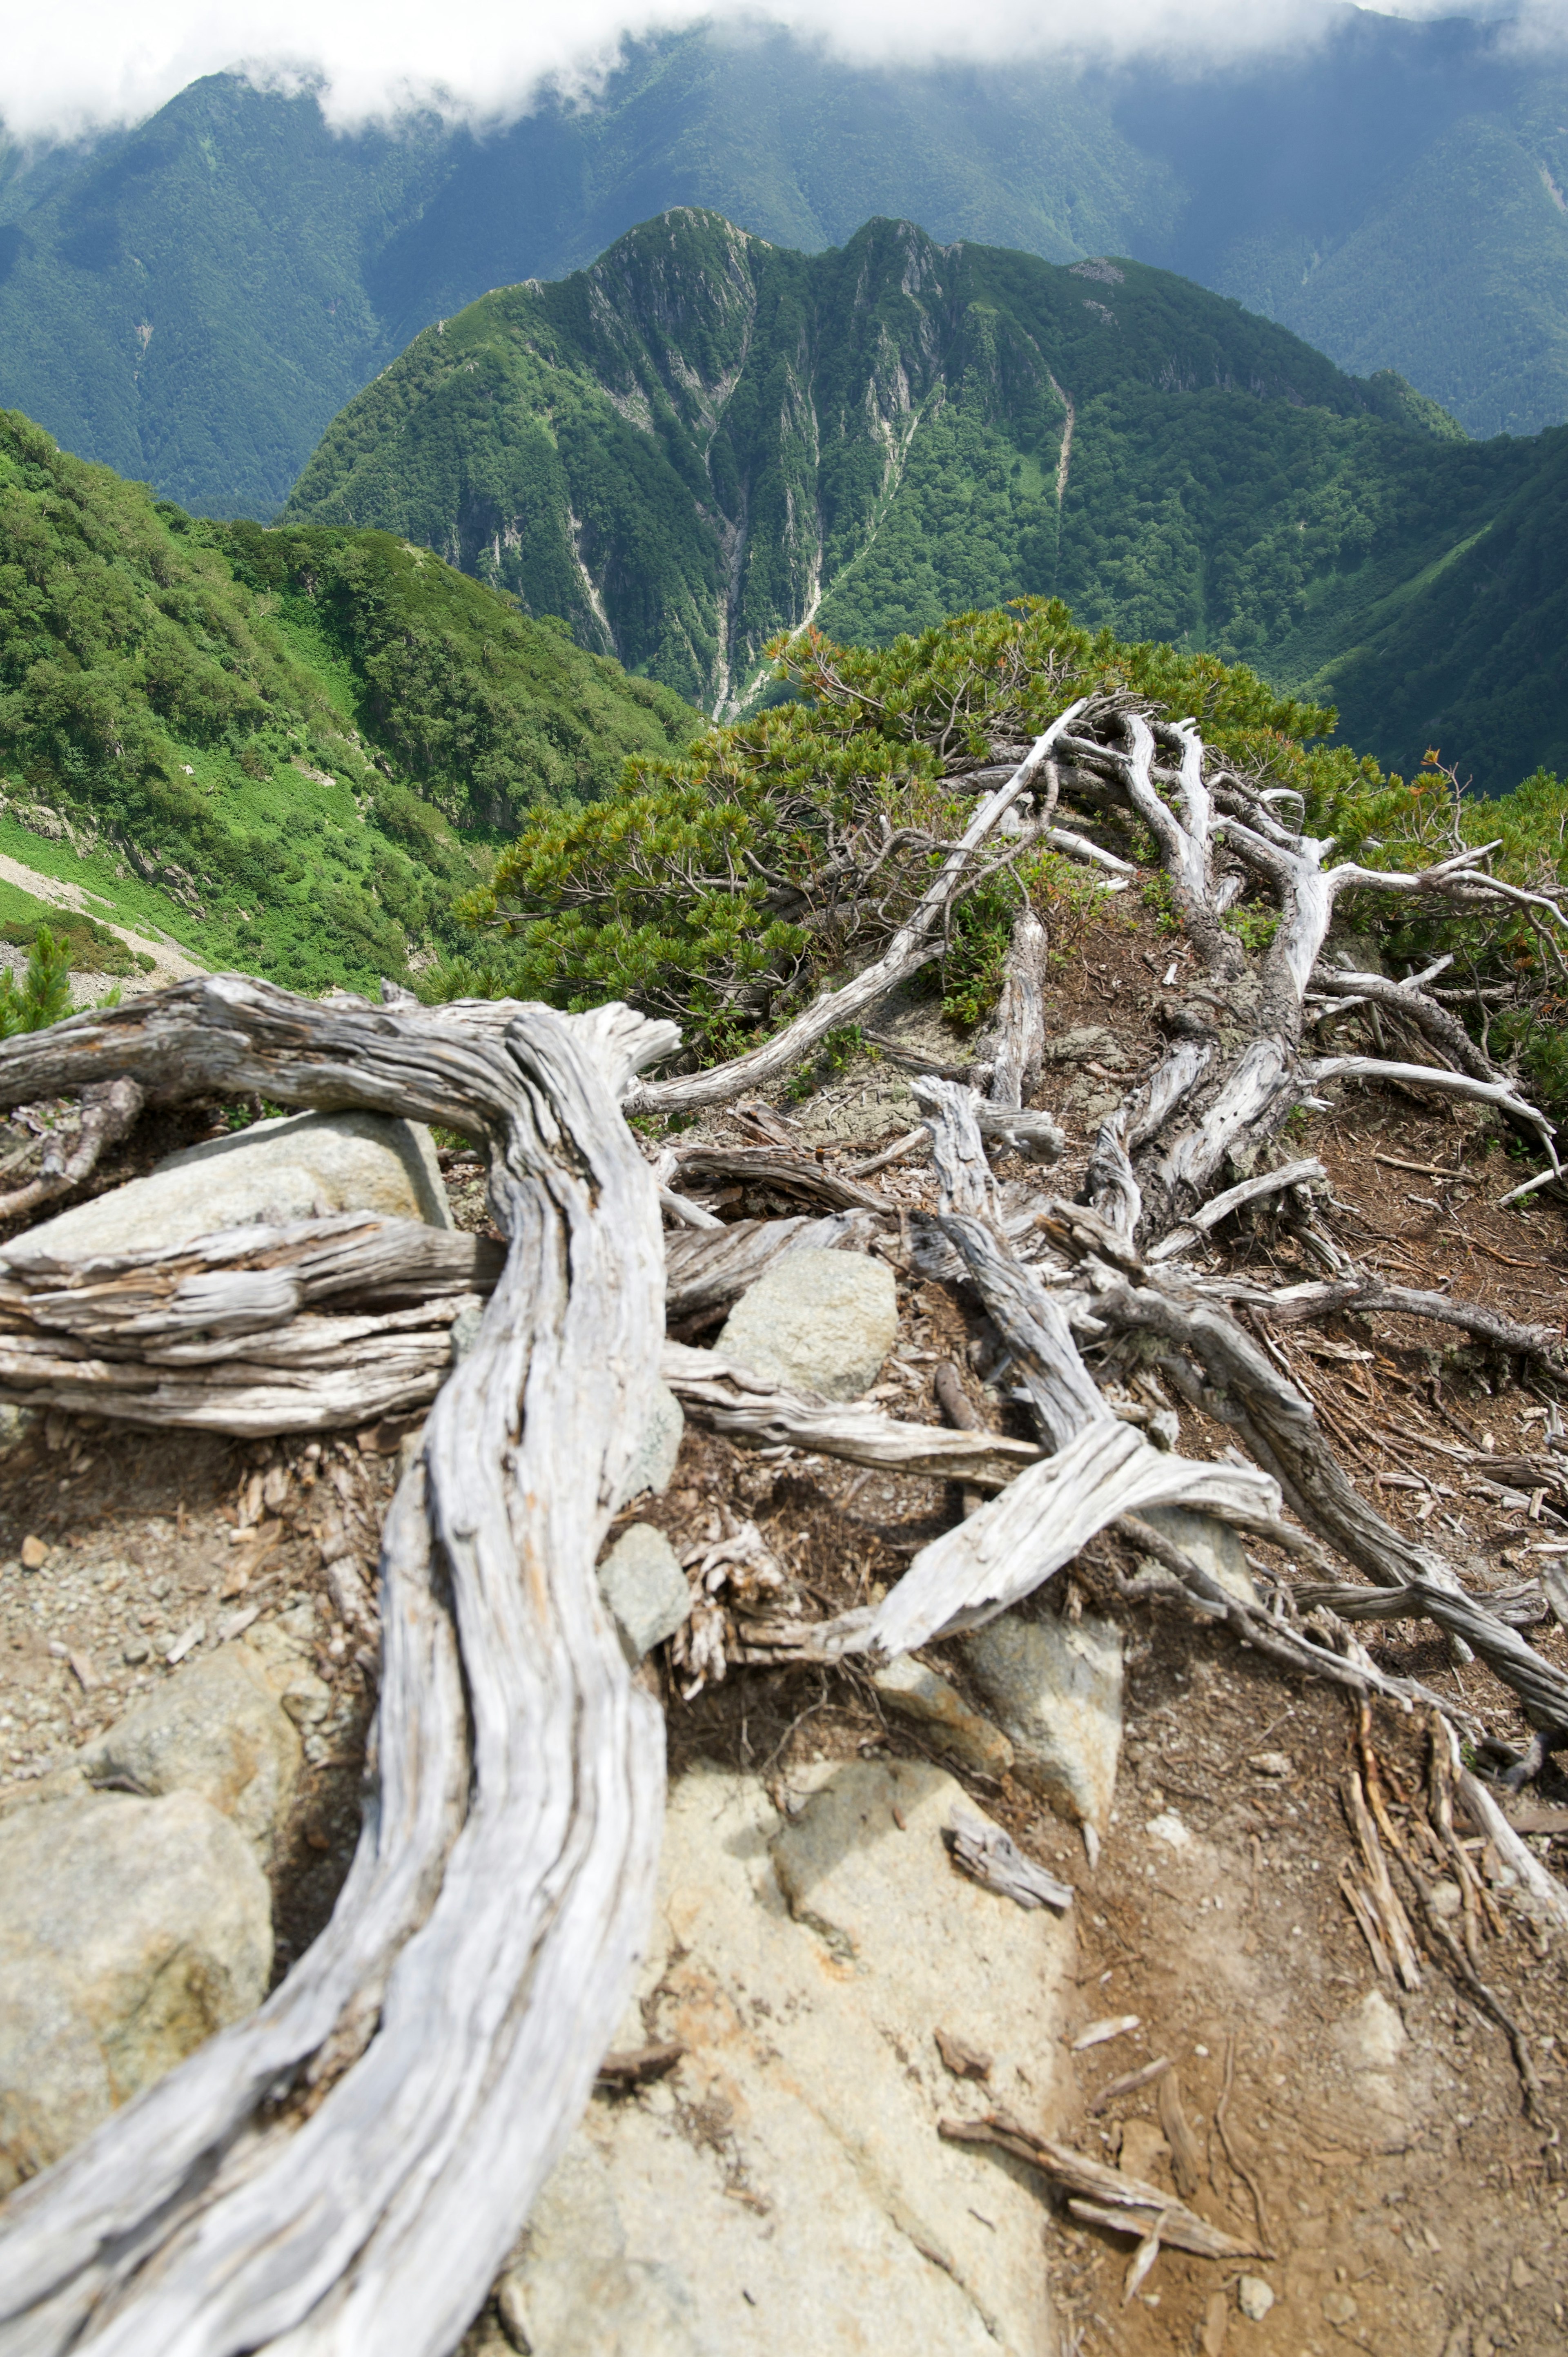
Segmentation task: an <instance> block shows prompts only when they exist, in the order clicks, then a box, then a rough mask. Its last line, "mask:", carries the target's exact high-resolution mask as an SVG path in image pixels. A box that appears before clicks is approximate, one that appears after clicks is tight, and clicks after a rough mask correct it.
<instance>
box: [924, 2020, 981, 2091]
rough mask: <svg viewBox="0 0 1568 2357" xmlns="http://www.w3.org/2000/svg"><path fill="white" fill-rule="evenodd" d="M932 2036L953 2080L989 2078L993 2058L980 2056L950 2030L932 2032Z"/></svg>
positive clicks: (977, 2051)
mask: <svg viewBox="0 0 1568 2357" xmlns="http://www.w3.org/2000/svg"><path fill="white" fill-rule="evenodd" d="M932 2036H933V2037H934V2038H935V2040H936V2041H937V2052H938V2053H939V2054H940V2056H941V2058H942V2061H943V2063H944V2065H945V2066H946V2068H947V2069H948V2070H950V2072H952V2075H953V2077H954V2078H955V2079H989V2078H990V2076H991V2065H992V2061H993V2056H991V2055H989V2054H982V2053H981V2052H980V2051H979V2050H978V2049H977V2048H975V2047H973V2046H970V2045H967V2044H966V2043H965V2041H964V2040H962V2039H961V2038H955V2037H954V2036H953V2034H952V2031H951V2030H950V2029H938V2030H933V2032H932Z"/></svg>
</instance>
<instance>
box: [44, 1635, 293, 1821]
mask: <svg viewBox="0 0 1568 2357" xmlns="http://www.w3.org/2000/svg"><path fill="white" fill-rule="evenodd" d="M301 1757H302V1753H301V1747H300V1739H299V1734H298V1731H297V1728H296V1727H295V1719H294V1717H293V1715H291V1714H290V1713H289V1711H288V1709H287V1707H286V1704H285V1702H283V1701H281V1700H280V1697H279V1691H278V1689H277V1688H276V1687H275V1686H274V1684H273V1682H272V1680H271V1679H269V1677H268V1675H267V1672H266V1669H265V1667H264V1665H263V1663H262V1661H261V1659H260V1657H259V1656H258V1655H257V1654H256V1653H254V1652H252V1650H251V1648H250V1647H249V1646H248V1645H245V1644H232V1645H224V1646H222V1647H220V1650H219V1651H218V1652H215V1653H206V1654H202V1655H200V1656H199V1658H198V1659H197V1660H195V1661H193V1662H189V1663H186V1664H185V1665H184V1666H182V1667H181V1669H180V1670H179V1671H178V1672H177V1674H176V1675H175V1676H174V1677H172V1678H170V1679H169V1680H168V1682H167V1683H166V1684H165V1685H162V1686H159V1687H158V1688H157V1689H156V1691H155V1692H154V1693H152V1694H150V1695H147V1697H146V1699H145V1701H143V1702H139V1703H137V1704H136V1706H134V1709H132V1710H129V1711H127V1712H126V1714H125V1716H124V1718H122V1719H118V1720H117V1721H116V1722H115V1724H114V1725H113V1727H111V1728H110V1729H109V1731H108V1733H107V1734H106V1735H101V1736H100V1737H99V1738H98V1739H97V1741H96V1742H95V1743H90V1744H89V1745H87V1746H86V1748H85V1749H83V1750H82V1751H81V1753H79V1755H78V1759H79V1761H80V1765H81V1771H82V1773H83V1774H84V1775H85V1776H86V1778H87V1780H88V1781H89V1782H90V1783H91V1784H97V1785H102V1784H105V1783H108V1782H110V1781H113V1782H116V1783H119V1784H122V1785H124V1786H128V1787H129V1788H130V1789H131V1790H132V1791H133V1792H139V1793H142V1794H144V1795H145V1796H146V1797H148V1798H150V1799H156V1798H159V1797H161V1796H162V1795H164V1794H166V1793H169V1792H199V1794H200V1795H201V1797H202V1799H203V1800H204V1801H209V1802H210V1803H211V1804H212V1806H213V1807H214V1808H215V1809H217V1810H219V1811H220V1813H221V1814H222V1815H224V1816H226V1817H228V1818H230V1819H231V1822H232V1823H233V1824H235V1825H237V1826H238V1828H239V1830H240V1832H241V1833H242V1834H243V1835H244V1836H245V1838H246V1840H247V1841H248V1842H250V1844H251V1845H252V1848H253V1849H254V1850H255V1852H256V1855H257V1856H258V1857H260V1858H261V1860H262V1862H263V1865H264V1864H267V1863H269V1862H270V1861H271V1858H272V1855H273V1847H274V1841H275V1839H276V1836H277V1833H278V1830H279V1828H280V1827H281V1825H282V1824H283V1822H284V1819H285V1817H286V1816H287V1814H288V1812H289V1807H290V1804H291V1803H292V1802H293V1799H294V1793H295V1785H296V1784H297V1783H298V1781H299V1770H300V1761H301Z"/></svg>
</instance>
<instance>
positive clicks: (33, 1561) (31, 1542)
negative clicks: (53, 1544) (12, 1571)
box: [22, 1531, 49, 1571]
mask: <svg viewBox="0 0 1568 2357" xmlns="http://www.w3.org/2000/svg"><path fill="white" fill-rule="evenodd" d="M48 1559H49V1551H48V1547H47V1546H46V1545H45V1544H44V1542H43V1540H42V1539H39V1538H35V1537H34V1536H33V1534H32V1532H31V1531H29V1532H28V1533H27V1537H26V1538H25V1539H24V1540H23V1541H22V1569H23V1570H24V1571H42V1569H43V1567H44V1566H45V1564H46V1563H48Z"/></svg>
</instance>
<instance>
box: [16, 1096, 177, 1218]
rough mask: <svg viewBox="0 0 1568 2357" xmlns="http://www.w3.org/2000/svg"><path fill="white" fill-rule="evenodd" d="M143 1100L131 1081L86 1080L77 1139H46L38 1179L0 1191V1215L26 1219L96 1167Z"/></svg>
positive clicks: (55, 1137)
mask: <svg viewBox="0 0 1568 2357" xmlns="http://www.w3.org/2000/svg"><path fill="white" fill-rule="evenodd" d="M144 1103H145V1098H144V1097H143V1094H142V1092H141V1090H140V1089H139V1088H138V1087H137V1085H136V1083H135V1082H134V1081H133V1080H129V1079H124V1078H122V1079H120V1080H114V1081H93V1082H89V1084H88V1085H87V1087H85V1088H84V1089H83V1090H82V1092H81V1128H80V1129H79V1130H78V1132H77V1134H76V1136H75V1138H74V1139H72V1138H70V1137H69V1136H63V1135H51V1136H50V1137H49V1138H48V1142H47V1144H46V1145H45V1146H44V1150H43V1157H42V1160H41V1163H40V1165H39V1168H38V1176H37V1178H35V1179H29V1180H28V1182H27V1185H26V1186H24V1187H14V1188H13V1189H11V1191H10V1193H9V1194H4V1195H0V1220H21V1219H25V1218H26V1217H27V1213H28V1212H29V1211H37V1210H38V1206H39V1204H40V1203H48V1202H52V1201H53V1200H54V1199H55V1197H56V1196H57V1195H65V1194H69V1193H70V1189H71V1188H73V1187H80V1186H81V1185H82V1183H83V1181H84V1180H86V1179H90V1178H91V1175H92V1173H93V1171H94V1170H95V1169H96V1168H97V1167H98V1159H99V1157H100V1155H102V1151H103V1149H104V1147H105V1146H113V1145H116V1144H117V1143H118V1141H119V1140H120V1139H121V1138H122V1137H124V1135H125V1134H126V1132H127V1131H128V1130H129V1129H130V1127H131V1125H132V1124H133V1123H134V1120H135V1118H136V1115H137V1114H139V1113H140V1112H141V1110H142V1106H143V1104H144Z"/></svg>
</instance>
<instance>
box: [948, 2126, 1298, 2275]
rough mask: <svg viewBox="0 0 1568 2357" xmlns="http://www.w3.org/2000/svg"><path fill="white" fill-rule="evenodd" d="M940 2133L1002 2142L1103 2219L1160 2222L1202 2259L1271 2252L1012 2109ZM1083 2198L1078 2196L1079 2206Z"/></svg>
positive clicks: (1125, 2227) (1146, 2225)
mask: <svg viewBox="0 0 1568 2357" xmlns="http://www.w3.org/2000/svg"><path fill="white" fill-rule="evenodd" d="M940 2134H941V2135H942V2136H945V2137H946V2138H947V2139H948V2141H949V2142H950V2143H951V2144H991V2145H996V2146H999V2147H1000V2148H1001V2149H1002V2150H1003V2151H1004V2152H1010V2153H1013V2154H1015V2156H1016V2158H1018V2159H1020V2160H1026V2161H1028V2162H1030V2163H1031V2164H1032V2166H1033V2167H1035V2168H1036V2169H1040V2170H1042V2171H1043V2172H1044V2173H1045V2175H1046V2176H1047V2177H1049V2178H1051V2179H1054V2180H1055V2181H1056V2183H1058V2185H1061V2186H1064V2187H1065V2188H1066V2189H1067V2190H1068V2191H1069V2193H1071V2194H1074V2195H1078V2196H1081V2197H1082V2198H1083V2201H1085V2202H1087V2203H1090V2204H1092V2205H1093V2210H1094V2215H1095V2218H1096V2222H1099V2221H1101V2220H1103V2219H1109V2220H1111V2221H1112V2222H1114V2223H1115V2224H1116V2225H1117V2226H1118V2227H1119V2228H1120V2230H1121V2232H1122V2233H1127V2234H1133V2233H1135V2234H1147V2233H1149V2232H1150V2230H1151V2229H1152V2228H1153V2227H1154V2226H1155V2224H1156V2223H1157V2224H1158V2227H1159V2231H1160V2240H1161V2241H1162V2242H1165V2243H1168V2244H1170V2246H1171V2248H1172V2249H1173V2250H1177V2251H1191V2252H1192V2253H1193V2254H1194V2255H1196V2256H1197V2257H1198V2258H1200V2259H1246V2258H1251V2257H1252V2256H1253V2255H1256V2254H1260V2253H1262V2255H1265V2256H1266V2255H1267V2254H1266V2253H1265V2252H1264V2251H1263V2245H1262V2244H1261V2243H1240V2242H1238V2241H1237V2240H1236V2238H1235V2237H1234V2235H1231V2234H1227V2233H1222V2232H1221V2230H1220V2229H1219V2227H1218V2226H1211V2225H1210V2224H1209V2223H1208V2220H1207V2218H1200V2217H1198V2216H1197V2214H1196V2212H1193V2211H1191V2210H1189V2209H1188V2208H1187V2204H1186V2203H1185V2202H1184V2201H1177V2200H1176V2196H1175V2195H1174V2194H1172V2193H1166V2192H1165V2191H1164V2190H1162V2189H1161V2188H1160V2187H1158V2186H1155V2185H1148V2184H1145V2183H1144V2180H1143V2179H1141V2178H1136V2177H1129V2176H1127V2175H1125V2174H1124V2173H1123V2171H1122V2170H1121V2169H1111V2168H1108V2167H1107V2165H1106V2164H1105V2162H1104V2161H1100V2160H1091V2159H1090V2158H1089V2156H1088V2154H1087V2153H1081V2152H1076V2151H1074V2149H1073V2147H1071V2146H1070V2145H1065V2144H1058V2142H1057V2141H1056V2140H1055V2139H1054V2138H1052V2137H1049V2136H1036V2134H1035V2133H1034V2131H1033V2130H1032V2129H1030V2128H1026V2127H1025V2126H1022V2125H1021V2124H1020V2122H1018V2121H1017V2120H1015V2119H1014V2118H1013V2117H1012V2115H1011V2114H1009V2113H1007V2112H991V2113H988V2114H987V2115H986V2116H985V2118H984V2119H983V2120H943V2121H942V2123H941V2126H940ZM1078 2206H1079V2204H1078V2203H1076V2202H1075V2204H1074V2207H1075V2208H1076V2207H1078Z"/></svg>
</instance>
